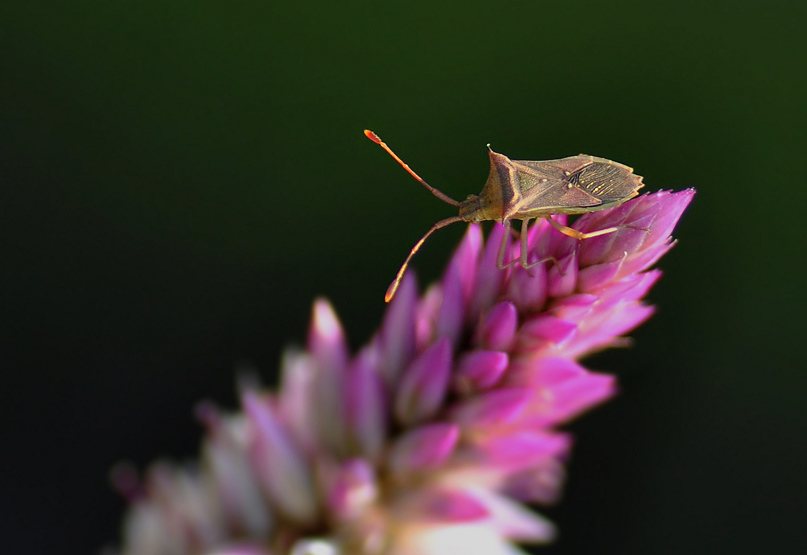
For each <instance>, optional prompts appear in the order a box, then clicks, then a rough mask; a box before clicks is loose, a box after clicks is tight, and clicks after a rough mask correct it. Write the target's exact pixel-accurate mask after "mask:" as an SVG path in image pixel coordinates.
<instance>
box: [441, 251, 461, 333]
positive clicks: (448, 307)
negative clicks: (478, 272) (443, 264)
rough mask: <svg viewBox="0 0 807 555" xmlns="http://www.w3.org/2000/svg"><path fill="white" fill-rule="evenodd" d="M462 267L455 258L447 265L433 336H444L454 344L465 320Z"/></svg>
mask: <svg viewBox="0 0 807 555" xmlns="http://www.w3.org/2000/svg"><path fill="white" fill-rule="evenodd" d="M462 271H463V270H462V269H461V268H460V264H459V262H458V261H457V260H453V261H452V262H451V264H450V265H449V266H448V270H446V273H445V275H444V276H443V280H442V283H441V285H442V290H443V302H442V304H441V305H440V309H439V310H438V312H437V322H436V324H435V330H434V331H435V337H437V338H441V337H445V338H448V340H449V341H451V343H452V344H454V345H456V344H457V342H458V340H459V337H460V333H462V328H463V324H464V322H465V301H464V300H463V294H462V287H463V284H462Z"/></svg>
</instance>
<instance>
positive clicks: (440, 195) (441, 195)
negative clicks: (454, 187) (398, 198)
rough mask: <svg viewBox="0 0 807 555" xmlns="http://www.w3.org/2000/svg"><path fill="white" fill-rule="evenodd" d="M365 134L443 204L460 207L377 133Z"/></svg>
mask: <svg viewBox="0 0 807 555" xmlns="http://www.w3.org/2000/svg"><path fill="white" fill-rule="evenodd" d="M364 134H365V135H366V136H367V138H368V139H370V140H371V141H373V142H374V143H376V144H378V145H381V148H383V149H384V150H386V151H387V154H389V155H390V156H392V157H393V158H395V161H396V162H398V163H399V164H400V165H401V166H403V169H405V170H406V171H408V172H409V175H411V176H412V177H414V178H415V179H417V180H418V181H420V182H421V183H422V184H423V186H424V187H426V188H427V189H428V190H429V191H431V192H432V194H433V195H434V196H436V197H437V198H439V199H440V200H442V201H443V202H447V203H448V204H450V205H452V206H459V205H460V203H459V202H458V201H456V200H454V199H453V198H451V197H450V196H448V195H447V194H445V193H443V192H442V191H438V190H437V189H435V188H434V187H432V186H431V185H429V184H428V183H426V182H425V181H424V180H423V178H422V177H420V176H419V175H418V174H416V173H415V172H414V170H413V169H412V168H410V167H409V164H407V163H406V162H404V161H403V160H401V159H400V158H398V155H397V154H395V153H394V152H392V150H391V149H390V147H388V146H387V143H385V142H384V141H382V140H381V138H380V137H379V136H378V135H376V134H375V133H373V132H372V131H370V130H369V129H365V130H364ZM432 231H434V230H432ZM426 235H428V233H427V234H426ZM404 266H405V264H404Z"/></svg>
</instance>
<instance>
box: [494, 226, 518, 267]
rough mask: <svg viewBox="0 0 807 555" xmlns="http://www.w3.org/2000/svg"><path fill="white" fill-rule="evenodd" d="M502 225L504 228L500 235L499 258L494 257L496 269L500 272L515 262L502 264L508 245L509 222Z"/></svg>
mask: <svg viewBox="0 0 807 555" xmlns="http://www.w3.org/2000/svg"><path fill="white" fill-rule="evenodd" d="M502 225H503V226H504V233H502V242H501V243H500V244H499V256H497V257H496V267H497V268H498V269H500V270H504V269H505V268H507V267H508V266H510V265H511V264H513V262H515V260H511V261H510V262H508V263H507V264H505V263H504V253H505V251H506V250H507V245H508V244H509V243H510V220H505V221H504V222H502Z"/></svg>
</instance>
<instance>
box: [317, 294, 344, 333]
mask: <svg viewBox="0 0 807 555" xmlns="http://www.w3.org/2000/svg"><path fill="white" fill-rule="evenodd" d="M312 328H313V331H314V332H315V333H316V334H318V335H319V336H320V337H322V338H324V339H327V340H330V341H338V340H339V339H341V337H342V326H341V325H340V324H339V319H338V318H337V317H336V312H334V310H333V307H332V306H331V303H329V302H328V301H327V300H326V299H317V300H316V301H315V302H314V315H313V324H312Z"/></svg>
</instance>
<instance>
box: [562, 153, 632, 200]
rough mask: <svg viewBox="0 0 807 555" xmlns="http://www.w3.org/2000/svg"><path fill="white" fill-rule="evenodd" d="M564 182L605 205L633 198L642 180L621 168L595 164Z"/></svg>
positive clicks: (578, 171)
mask: <svg viewBox="0 0 807 555" xmlns="http://www.w3.org/2000/svg"><path fill="white" fill-rule="evenodd" d="M564 181H565V182H566V183H567V184H570V185H571V186H575V187H579V188H580V189H582V190H583V191H585V192H587V193H588V194H590V195H592V196H594V197H597V198H598V199H600V200H601V201H602V202H603V203H608V202H613V201H616V200H620V199H624V198H625V197H627V196H632V194H633V193H635V192H636V190H637V189H639V187H641V182H642V178H641V177H639V176H638V175H636V174H634V173H632V172H630V171H628V170H627V169H625V168H622V167H620V166H616V165H613V164H609V163H605V162H593V163H591V164H588V165H586V166H585V167H583V168H580V169H579V170H577V171H576V172H574V173H572V174H571V175H569V176H568V177H566V179H564Z"/></svg>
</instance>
